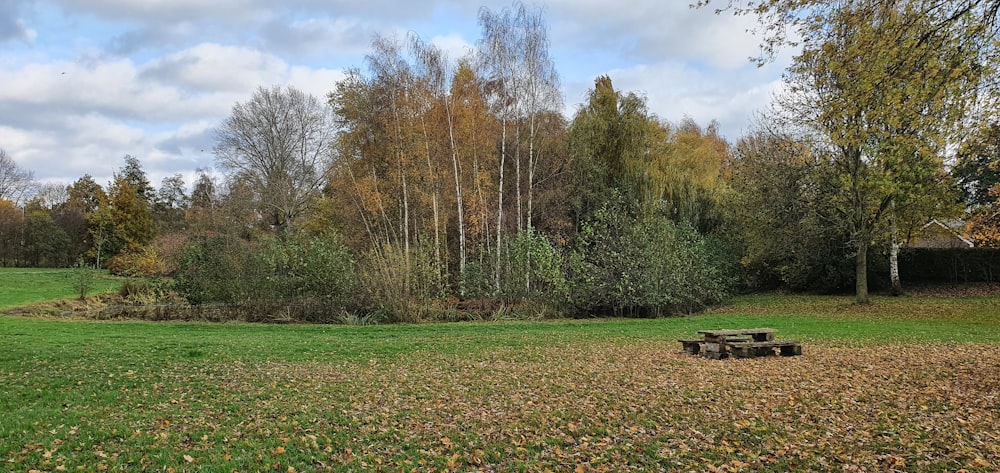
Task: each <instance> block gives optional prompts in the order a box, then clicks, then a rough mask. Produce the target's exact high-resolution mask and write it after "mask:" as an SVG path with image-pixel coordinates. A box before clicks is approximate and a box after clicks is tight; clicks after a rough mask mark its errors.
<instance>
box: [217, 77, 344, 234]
mask: <svg viewBox="0 0 1000 473" xmlns="http://www.w3.org/2000/svg"><path fill="white" fill-rule="evenodd" d="M332 125H333V123H332V120H331V115H330V109H329V108H328V107H327V106H326V105H325V104H323V103H322V102H320V101H319V100H317V99H316V98H315V97H313V96H311V95H308V94H306V93H304V92H302V91H300V90H298V89H296V88H294V87H288V88H285V89H281V88H280V87H277V86H275V87H272V88H270V89H266V88H263V87H261V88H258V89H257V90H256V91H255V92H254V94H253V96H252V97H251V98H250V100H249V101H247V102H246V103H237V104H236V105H234V106H233V110H232V114H231V115H230V116H229V118H227V119H226V120H225V122H223V124H222V126H221V127H220V128H219V129H218V130H217V132H216V139H217V141H218V142H217V144H216V146H215V156H216V160H217V162H218V163H219V165H220V166H221V167H222V168H223V169H224V170H226V172H227V179H228V180H229V181H230V182H235V181H242V182H244V183H246V184H248V185H249V187H250V189H251V191H252V192H253V198H254V202H255V204H256V206H257V208H258V210H259V211H260V212H261V213H262V214H263V215H264V216H265V217H266V219H267V223H268V224H270V225H272V226H273V227H274V228H275V229H277V230H278V231H286V232H289V233H291V232H294V229H295V221H296V219H297V218H299V217H300V216H301V215H302V214H303V213H304V212H305V211H306V210H308V209H309V208H310V206H311V204H312V202H313V199H314V198H315V197H317V196H318V195H319V193H320V191H321V190H322V187H323V184H324V182H325V179H326V174H327V171H328V170H329V169H330V166H331V163H332V162H333V156H332V154H331V148H330V145H331V144H332V141H333V138H334V132H335V130H334V128H333V126H332Z"/></svg>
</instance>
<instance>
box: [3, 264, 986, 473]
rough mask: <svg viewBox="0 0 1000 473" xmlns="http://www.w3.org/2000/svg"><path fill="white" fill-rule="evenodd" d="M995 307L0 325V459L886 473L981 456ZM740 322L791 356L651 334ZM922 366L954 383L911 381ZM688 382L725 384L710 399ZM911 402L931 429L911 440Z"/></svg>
mask: <svg viewBox="0 0 1000 473" xmlns="http://www.w3.org/2000/svg"><path fill="white" fill-rule="evenodd" d="M0 277H7V275H5V274H4V273H0ZM998 303H1000V298H961V299H934V298H916V297H910V298H898V299H877V300H876V302H875V303H874V304H873V305H871V306H867V307H856V306H853V305H852V304H851V303H850V298H847V297H815V296H774V295H761V296H749V297H742V298H738V299H737V300H736V301H734V303H733V304H732V305H730V306H727V307H725V308H721V309H718V310H716V311H714V312H712V313H709V314H704V315H698V316H693V317H684V318H669V319H657V320H571V321H547V322H504V323H455V324H425V325H395V326H369V327H347V326H315V325H280V326H279V325H255V324H206V323H147V322H89V321H80V320H70V321H63V320H53V319H29V318H21V317H0V341H2V344H0V345H2V348H0V392H2V396H0V412H2V413H3V416H0V464H2V465H4V466H5V468H9V469H11V470H12V471H29V470H39V471H62V470H65V471H77V470H78V469H80V470H85V471H100V470H108V471H140V470H148V471H153V470H155V471H165V470H166V471H170V470H173V471H225V472H230V471H234V470H237V471H328V470H329V471H363V470H383V471H400V470H411V469H417V470H418V471H430V470H437V471H443V470H461V471H467V470H476V469H485V470H490V469H497V470H501V471H519V470H523V471H535V470H543V469H547V468H551V469H554V470H556V471H572V470H573V469H575V468H576V467H577V466H581V465H582V466H584V467H585V468H584V469H585V470H586V471H591V470H593V471H599V470H601V469H602V468H603V469H605V470H608V471H621V470H628V469H639V468H645V469H652V470H656V469H674V468H680V469H684V470H692V469H693V470H703V469H707V466H706V465H712V464H714V465H715V466H721V465H723V464H728V465H729V466H730V468H731V469H733V470H734V471H735V470H738V469H739V468H738V467H739V466H740V465H742V464H746V465H751V466H748V467H746V468H749V469H748V470H746V471H751V470H776V471H782V470H797V469H811V470H817V469H818V470H823V469H831V468H834V465H836V466H837V468H835V469H839V466H840V465H847V464H848V463H850V462H849V461H848V460H847V459H845V458H847V457H850V455H846V454H845V455H846V456H844V457H843V458H841V457H839V456H838V455H840V453H838V452H840V451H841V450H844V449H847V450H851V449H855V450H857V451H856V452H854V455H855V456H854V457H852V458H854V459H853V460H851V461H853V462H855V463H857V464H859V465H861V466H865V467H867V469H869V470H872V469H879V468H880V467H885V466H886V465H887V463H886V462H887V461H888V462H895V461H897V459H895V457H893V458H889V457H887V456H885V455H890V454H891V455H896V456H899V458H898V461H901V462H909V463H908V464H907V467H906V468H901V469H904V470H907V471H936V470H941V469H952V470H954V469H960V468H967V469H969V470H970V471H989V470H990V469H992V468H994V467H1000V459H997V458H994V457H992V456H991V455H994V454H995V453H996V450H995V448H996V447H991V446H989V445H986V446H984V444H983V442H984V441H988V440H989V439H990V438H991V437H990V435H993V436H994V437H995V436H996V434H995V433H991V432H993V431H992V430H991V429H992V427H991V426H993V425H996V421H1000V419H998V417H1000V409H997V406H996V405H995V404H994V405H993V406H992V408H991V407H989V405H987V404H976V403H977V402H980V403H985V402H986V401H985V399H989V392H986V393H985V394H984V393H983V392H981V391H977V389H979V390H982V389H986V390H990V389H993V391H992V392H993V395H994V398H995V394H996V391H995V389H996V388H995V386H996V385H997V383H996V381H997V380H996V379H995V378H996V377H997V371H1000V356H997V355H995V353H996V352H997V350H996V349H997V348H998V345H1000V316H998V315H997V314H998V313H1000V310H998ZM755 326H767V327H773V328H776V329H778V330H779V333H778V336H779V337H785V338H798V339H800V340H803V341H804V345H805V352H806V355H805V356H802V357H796V358H792V359H774V360H729V361H712V360H704V359H700V358H696V357H688V356H685V355H682V354H680V353H679V352H680V345H679V344H678V343H677V342H676V341H675V339H676V338H678V337H689V336H691V335H694V334H695V332H696V331H697V330H699V329H706V328H739V327H743V328H748V327H755ZM925 352H926V353H925ZM890 353H891V354H893V355H892V356H890V355H887V354H890ZM893 356H894V357H896V358H895V359H893ZM901 360H905V361H903V362H901ZM869 361H870V364H871V366H873V367H875V369H874V370H872V369H870V367H869ZM970 367H971V368H970ZM979 370H981V371H979ZM761 372H766V373H772V372H773V376H774V380H773V384H772V385H769V386H768V387H766V388H763V389H764V390H763V391H762V390H761V389H762V387H761V384H760V383H761V382H762V381H761V379H760V377H759V376H758V375H756V374H753V373H758V374H759V373H761ZM768 376H772V374H769V375H768ZM974 376H975V379H973V377H974ZM939 377H940V378H942V379H948V380H949V381H948V385H949V386H951V385H954V386H957V387H961V388H962V390H961V392H960V393H958V392H952V391H947V390H942V389H943V388H942V389H939V390H937V391H934V390H930V391H928V388H927V385H926V382H928V381H927V380H930V379H937V378H939ZM712 379H724V380H727V381H726V383H738V384H734V385H735V386H742V383H749V384H747V385H746V389H747V392H746V394H744V393H743V392H741V391H742V388H736V391H734V390H732V389H727V390H726V391H724V392H717V393H713V392H712V391H711V390H712V389H713V388H711V387H710V386H711V385H710V384H706V383H709V382H710V381H709V380H712ZM825 383H846V384H834V385H826V384H825ZM967 385H968V386H967ZM754 386H756V387H754ZM970 386H972V387H970ZM990 386H993V387H992V388H991V387H990ZM897 391H898V392H897ZM750 393H755V394H750ZM776 393H777V394H776ZM903 393H907V394H905V396H904V394H903ZM964 393H969V394H964ZM966 395H968V396H970V397H969V399H966V398H964V397H963V396H966ZM706 396H707V397H706ZM906 396H918V397H916V398H913V397H906ZM792 399H794V400H795V402H792V401H791V400H792ZM864 399H868V401H863V400H864ZM977 400H979V401H977ZM765 401H766V404H763V403H765ZM757 403H762V404H759V405H758V404H757ZM802 406H807V407H809V411H808V412H800V411H799V410H798V409H802ZM865 406H867V407H865ZM872 406H876V407H878V409H879V411H878V413H877V415H873V414H872V411H868V410H862V409H871V408H873V407H872ZM922 409H923V410H922ZM949 409H950V410H949ZM922 413H927V415H928V417H927V419H928V422H931V421H933V422H934V423H935V424H934V425H937V426H938V427H936V428H939V429H940V431H938V432H937V433H936V434H934V436H933V437H934V438H933V439H931V440H927V442H926V443H924V444H919V443H918V442H916V441H915V440H912V439H916V438H920V437H921V435H923V434H922V432H923V431H922V430H920V428H918V427H919V426H921V425H923V424H921V417H920V415H921V414H922ZM828 414H829V415H831V416H832V417H824V416H827V415H828ZM931 414H934V415H935V416H937V417H931ZM806 415H808V416H809V417H805V416H806ZM951 415H954V416H955V417H956V418H958V419H962V422H961V423H960V422H959V421H958V420H953V419H952V418H951V417H950V416H951ZM782 416H787V418H786V417H782ZM790 419H791V420H790ZM748 422H749V423H748ZM839 422H844V423H850V425H855V426H866V425H868V424H866V423H871V425H870V427H871V428H872V429H875V428H877V429H882V430H884V431H886V432H889V431H892V432H894V434H893V435H895V437H891V438H890V437H884V438H883V437H879V436H878V432H875V433H874V434H873V435H875V437H871V438H869V437H864V438H854V437H851V438H852V439H853V440H851V442H856V443H857V444H856V445H855V444H852V443H850V442H847V441H846V440H845V441H843V443H840V444H838V443H837V438H838V435H842V433H840V434H838V433H836V432H833V433H829V432H828V433H829V435H834V436H833V437H830V436H827V433H822V432H820V430H821V429H822V428H824V427H823V426H827V427H828V428H834V427H838V428H839V427H840V426H839V424H838V423H839ZM858 429H860V430H864V429H861V428H860V427H856V428H854V430H852V431H851V432H850V434H851V435H855V434H856V432H855V430H858ZM866 431H867V430H866ZM831 439H832V440H831ZM911 441H912V442H915V443H910V442H911ZM796 442H801V445H799V444H797V443H796ZM963 442H965V443H963ZM976 442H979V443H976ZM949 443H950V444H954V445H959V444H961V445H964V446H963V447H961V449H960V448H959V447H958V446H949ZM987 443H988V442H987ZM794 445H799V449H800V450H803V451H804V452H805V453H803V454H801V455H796V456H792V454H791V453H789V452H790V451H793V450H791V449H792V446H794ZM920 445H923V446H920ZM991 448H994V450H990V449H991ZM880 452H881V453H880ZM800 453H801V452H800ZM848 453H850V452H848ZM880 455H881V456H880ZM887 458H889V460H887ZM928 459H930V460H928ZM921 462H923V463H921ZM893 464H894V465H896V466H897V467H899V464H897V463H893ZM715 466H713V467H715ZM890 466H891V465H890ZM289 468H291V469H289Z"/></svg>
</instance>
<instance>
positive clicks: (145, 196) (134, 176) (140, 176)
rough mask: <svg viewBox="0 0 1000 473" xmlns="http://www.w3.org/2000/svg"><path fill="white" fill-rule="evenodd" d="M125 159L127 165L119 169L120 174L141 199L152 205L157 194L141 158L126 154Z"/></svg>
mask: <svg viewBox="0 0 1000 473" xmlns="http://www.w3.org/2000/svg"><path fill="white" fill-rule="evenodd" d="M123 159H124V160H125V165H124V166H122V168H121V169H119V170H118V175H119V176H121V177H122V178H124V179H125V182H128V184H129V186H131V187H132V189H134V190H135V193H136V195H138V196H139V198H140V199H142V200H144V201H145V202H146V203H147V204H150V205H152V204H153V200H154V199H155V197H156V194H154V189H153V185H152V184H150V183H149V178H147V177H146V171H143V169H142V163H140V162H139V158H136V157H135V156H132V155H130V154H126V155H125V157H124V158H123Z"/></svg>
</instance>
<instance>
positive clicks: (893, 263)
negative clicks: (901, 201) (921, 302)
mask: <svg viewBox="0 0 1000 473" xmlns="http://www.w3.org/2000/svg"><path fill="white" fill-rule="evenodd" d="M891 212H892V213H890V214H889V233H890V237H891V239H892V242H891V243H890V246H889V279H890V281H891V284H892V289H891V294H892V295H894V296H898V295H900V294H902V293H903V284H902V283H901V282H900V281H899V238H898V235H897V229H896V201H895V200H893V201H892V204H891Z"/></svg>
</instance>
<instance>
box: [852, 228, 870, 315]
mask: <svg viewBox="0 0 1000 473" xmlns="http://www.w3.org/2000/svg"><path fill="white" fill-rule="evenodd" d="M854 263H855V264H854V277H855V278H856V282H855V285H854V301H855V302H856V303H858V304H867V303H868V302H869V300H868V239H867V237H865V238H859V239H858V256H857V258H856V259H855V261H854Z"/></svg>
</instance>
